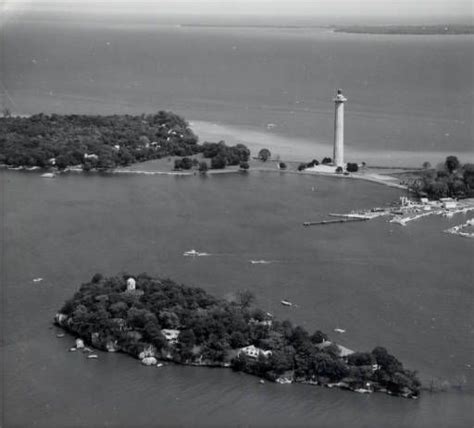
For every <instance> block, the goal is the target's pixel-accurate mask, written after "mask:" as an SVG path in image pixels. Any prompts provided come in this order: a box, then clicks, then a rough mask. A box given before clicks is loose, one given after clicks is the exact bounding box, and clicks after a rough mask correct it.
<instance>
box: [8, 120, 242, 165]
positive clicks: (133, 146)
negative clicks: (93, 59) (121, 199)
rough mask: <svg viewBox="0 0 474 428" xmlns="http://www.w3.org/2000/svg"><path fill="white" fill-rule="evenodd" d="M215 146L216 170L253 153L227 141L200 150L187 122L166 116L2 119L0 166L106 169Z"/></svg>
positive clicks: (201, 147) (189, 153) (182, 154)
mask: <svg viewBox="0 0 474 428" xmlns="http://www.w3.org/2000/svg"><path fill="white" fill-rule="evenodd" d="M210 145H215V146H216V147H218V148H219V150H217V151H216V152H215V156H216V157H217V156H219V161H218V162H216V163H215V164H216V166H218V165H223V166H224V167H225V165H227V164H234V163H235V162H236V161H235V158H236V157H238V155H237V153H238V154H242V153H243V152H245V151H246V152H248V153H250V152H249V151H248V149H247V148H246V147H245V146H243V145H241V144H240V145H238V146H236V147H235V148H232V147H228V146H226V145H225V143H224V142H221V143H205V144H204V145H200V144H198V137H197V136H196V135H195V134H194V133H193V131H192V130H191V129H190V127H189V124H188V123H187V122H186V120H185V119H183V118H182V117H180V116H178V115H176V114H175V113H172V112H166V111H160V112H158V113H156V114H148V115H145V114H142V115H138V116H131V115H113V116H89V115H58V114H52V115H45V114H36V115H33V116H30V117H10V116H8V115H7V116H6V117H3V118H0V163H4V164H7V165H9V166H13V167H19V166H22V167H41V168H48V167H56V168H58V169H65V168H67V167H70V166H81V167H82V168H83V169H84V170H91V169H99V170H100V169H103V170H106V169H111V168H115V167H117V166H127V165H131V164H133V163H136V162H143V161H146V160H150V159H159V158H162V157H165V156H192V155H195V154H197V153H202V152H203V151H205V152H208V151H209V146H210ZM209 157H212V156H209ZM247 159H248V156H247V158H246V159H245V160H247Z"/></svg>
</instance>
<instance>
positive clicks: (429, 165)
mask: <svg viewBox="0 0 474 428" xmlns="http://www.w3.org/2000/svg"><path fill="white" fill-rule="evenodd" d="M422 166H423V169H430V168H431V164H430V163H429V162H428V161H426V162H423V165H422Z"/></svg>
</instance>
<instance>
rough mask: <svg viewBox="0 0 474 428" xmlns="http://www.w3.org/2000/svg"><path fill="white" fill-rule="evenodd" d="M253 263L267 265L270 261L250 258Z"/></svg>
mask: <svg viewBox="0 0 474 428" xmlns="http://www.w3.org/2000/svg"><path fill="white" fill-rule="evenodd" d="M250 263H252V264H253V265H268V264H270V263H271V261H270V260H250Z"/></svg>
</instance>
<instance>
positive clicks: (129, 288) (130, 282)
mask: <svg viewBox="0 0 474 428" xmlns="http://www.w3.org/2000/svg"><path fill="white" fill-rule="evenodd" d="M136 288H137V282H136V281H135V279H134V278H132V277H130V278H128V279H127V291H135V289H136Z"/></svg>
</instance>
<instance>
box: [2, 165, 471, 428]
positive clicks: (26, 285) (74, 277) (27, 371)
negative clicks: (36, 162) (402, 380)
mask: <svg viewBox="0 0 474 428" xmlns="http://www.w3.org/2000/svg"><path fill="white" fill-rule="evenodd" d="M0 179H1V180H2V189H3V190H4V192H3V193H2V194H3V201H2V203H3V206H2V213H3V214H2V215H3V227H2V232H3V237H2V250H3V255H2V270H3V273H2V276H3V280H2V299H3V309H4V312H3V319H4V335H3V343H2V351H3V354H4V370H3V374H4V381H3V387H4V423H5V426H45V427H46V426H48V427H51V426H57V427H65V426H99V425H100V426H107V425H110V426H124V427H125V426H151V425H153V424H162V425H171V424H185V425H206V426H210V425H215V426H223V425H244V426H246V425H267V426H278V425H280V426H288V425H298V426H302V425H312V426H314V425H320V426H347V425H350V426H380V424H381V423H382V421H383V424H384V426H394V427H395V426H396V427H400V426H420V427H422V426H423V427H425V426H430V427H434V426H440V427H441V426H443V427H445V426H450V427H451V426H470V425H471V424H472V412H471V404H472V398H473V391H474V390H473V386H472V385H473V383H472V382H473V378H474V376H473V371H472V370H473V369H472V365H473V363H474V362H473V360H472V355H473V353H472V351H473V349H472V331H473V330H472V326H473V324H472V323H473V310H472V309H473V307H472V301H473V300H472V297H473V296H472V273H473V271H472V255H473V249H472V242H471V240H468V239H462V238H459V237H456V236H453V235H448V234H443V233H442V230H443V229H445V228H447V227H449V226H452V225H454V224H458V223H461V222H463V221H465V217H464V216H457V217H455V218H453V219H449V220H448V219H445V218H438V217H436V218H435V217H433V218H429V219H427V220H422V221H419V222H414V223H412V224H410V225H409V226H407V227H401V226H398V225H393V224H390V223H386V222H385V221H384V220H381V219H380V220H374V221H371V222H366V223H354V224H338V225H333V226H320V227H312V228H305V227H303V226H302V222H303V221H306V220H314V219H318V218H323V217H325V216H326V215H327V214H328V213H330V212H347V211H349V210H351V209H353V208H369V207H372V206H380V205H383V204H386V203H389V202H391V201H393V200H394V199H396V198H398V196H400V195H401V193H400V191H398V190H395V189H390V188H386V187H384V186H380V185H376V184H371V183H366V182H360V181H356V180H354V181H352V180H350V181H346V180H331V179H329V178H323V177H311V176H298V175H293V174H281V175H280V174H279V173H257V172H255V173H250V174H227V175H217V176H210V177H207V178H202V177H199V176H196V177H194V176H191V177H171V176H159V177H156V176H151V177H150V176H118V175H115V176H114V175H110V176H101V175H94V174H92V175H84V174H71V175H68V176H61V177H59V178H57V179H55V180H51V179H42V178H40V177H39V174H36V173H20V172H6V171H4V172H2V173H1V177H0ZM313 189H314V190H313ZM190 249H196V250H198V251H203V252H206V253H210V254H211V256H208V257H196V258H190V257H183V253H184V252H185V251H188V250H190ZM262 259H263V260H270V261H272V263H271V264H252V263H250V260H262ZM120 271H129V272H132V273H139V272H142V271H146V272H148V273H150V274H152V275H157V276H166V277H171V278H174V279H176V280H178V281H182V282H183V283H185V284H188V285H196V286H200V287H203V288H204V289H205V290H207V291H209V292H211V293H213V294H216V295H218V296H220V297H229V298H230V297H232V296H233V295H234V294H235V292H236V291H237V290H239V289H250V290H252V291H253V292H254V293H255V294H256V296H257V299H258V305H259V306H261V307H262V308H263V309H264V310H266V311H270V312H272V313H273V314H275V316H277V317H279V318H288V319H290V320H292V321H294V322H295V323H299V324H301V325H303V326H304V327H305V328H307V329H308V330H310V331H313V330H315V329H322V330H323V331H326V332H328V333H329V334H330V335H331V336H332V337H333V338H334V339H335V340H338V341H339V342H340V343H341V344H343V345H345V346H348V347H350V348H353V349H360V350H370V349H372V348H373V347H375V346H377V345H382V346H386V347H387V348H388V349H389V350H390V351H391V352H393V353H394V354H395V355H396V356H397V357H399V358H400V359H401V360H402V361H403V362H404V364H405V365H406V366H407V367H409V368H412V369H417V370H419V372H420V376H421V378H422V379H423V380H424V382H425V383H427V384H429V382H430V381H431V380H432V379H436V380H437V382H446V385H450V386H449V387H448V390H447V392H443V393H436V394H431V393H427V392H425V393H424V394H423V395H422V397H421V398H420V399H419V400H405V399H400V398H393V397H390V396H386V395H383V394H376V395H371V396H365V395H359V394H355V393H351V392H344V391H335V390H328V389H322V388H319V387H309V386H304V385H298V384H296V385H286V386H285V385H283V386H282V385H276V384H270V383H266V384H265V385H260V384H259V383H258V379H257V378H255V377H252V376H248V375H243V374H236V373H233V372H232V371H230V370H225V369H205V368H184V367H177V366H166V367H164V368H161V369H156V368H145V367H143V366H141V365H140V364H139V362H138V361H137V360H134V359H132V358H130V357H127V356H125V355H120V354H106V353H100V356H99V360H87V359H86V358H85V356H84V355H83V354H78V353H70V352H67V350H68V348H69V347H70V346H71V345H72V343H73V338H71V337H68V336H67V337H65V338H62V339H58V338H56V329H55V328H53V327H52V324H51V321H52V318H53V316H54V314H55V312H56V311H57V310H58V309H59V308H60V307H61V305H62V303H63V302H64V300H65V299H67V298H68V297H70V296H71V295H72V294H73V293H74V291H75V290H76V289H77V288H78V286H79V284H80V283H81V282H85V281H87V280H88V279H89V278H90V277H91V276H92V275H93V274H94V273H96V272H102V273H104V274H115V273H117V272H120ZM38 277H40V278H43V281H41V282H37V283H35V282H33V279H34V278H38ZM282 299H288V300H290V301H292V302H294V303H295V304H296V305H297V307H293V308H288V307H284V306H282V305H281V304H280V300H282ZM335 328H342V329H345V330H346V333H345V334H337V333H335V332H334V329H335ZM457 386H462V389H461V390H460V391H459V390H458V389H456V387H457ZM26 408H27V409H28V411H25V409H26Z"/></svg>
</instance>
